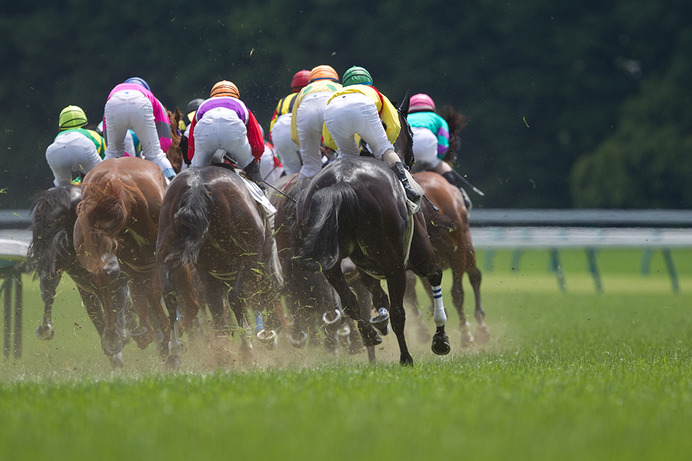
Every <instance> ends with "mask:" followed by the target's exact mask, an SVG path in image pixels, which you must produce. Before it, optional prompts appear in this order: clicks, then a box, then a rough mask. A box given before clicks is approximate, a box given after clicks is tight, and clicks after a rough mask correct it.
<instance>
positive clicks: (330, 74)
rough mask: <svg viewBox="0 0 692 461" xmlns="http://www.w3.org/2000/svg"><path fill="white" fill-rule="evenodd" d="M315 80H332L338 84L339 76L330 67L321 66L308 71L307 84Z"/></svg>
mask: <svg viewBox="0 0 692 461" xmlns="http://www.w3.org/2000/svg"><path fill="white" fill-rule="evenodd" d="M315 80H333V81H335V82H338V81H339V74H337V73H336V71H335V70H334V68H333V67H332V66H328V65H326V64H323V65H321V66H317V67H313V68H312V70H311V71H310V76H309V82H310V83H312V82H314V81H315Z"/></svg>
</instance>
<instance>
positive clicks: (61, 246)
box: [28, 186, 103, 339]
mask: <svg viewBox="0 0 692 461" xmlns="http://www.w3.org/2000/svg"><path fill="white" fill-rule="evenodd" d="M81 200H82V190H81V188H80V187H79V186H58V187H53V188H51V189H48V190H45V191H42V192H41V193H39V194H38V195H37V196H36V197H35V198H34V201H33V204H32V206H31V216H32V224H31V228H32V239H31V244H30V245H29V251H28V256H29V261H30V262H31V263H32V264H33V265H34V267H35V269H36V272H35V276H36V277H38V279H39V281H40V286H41V298H42V299H43V306H44V310H43V323H42V324H41V325H40V326H38V327H37V328H36V336H38V338H39V339H52V338H53V336H54V334H55V333H54V331H53V320H52V317H53V303H54V301H55V294H56V289H57V287H58V284H59V283H60V280H61V278H62V274H63V273H67V274H68V275H69V276H70V278H72V280H73V281H74V283H75V285H76V286H77V290H78V291H79V295H80V296H81V298H82V302H83V303H84V307H85V308H86V310H87V314H88V315H89V318H90V319H91V321H92V322H93V323H94V327H96V331H98V333H99V335H101V334H103V314H102V312H101V301H100V299H99V293H98V288H97V287H96V283H95V281H94V277H93V276H92V275H91V273H89V272H88V271H87V270H86V269H84V268H83V267H82V266H81V265H80V264H79V262H78V261H77V254H76V253H75V249H74V243H73V240H72V233H73V230H74V224H75V221H76V220H77V204H78V203H79V202H80V201H81Z"/></svg>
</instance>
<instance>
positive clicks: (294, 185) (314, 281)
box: [268, 174, 370, 353]
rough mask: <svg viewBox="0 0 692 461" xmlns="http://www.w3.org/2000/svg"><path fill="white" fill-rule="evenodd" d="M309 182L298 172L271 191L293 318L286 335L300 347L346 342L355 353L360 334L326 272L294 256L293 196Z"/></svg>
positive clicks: (328, 347) (285, 289)
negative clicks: (308, 266) (345, 313)
mask: <svg viewBox="0 0 692 461" xmlns="http://www.w3.org/2000/svg"><path fill="white" fill-rule="evenodd" d="M308 183H309V179H305V178H303V179H301V178H300V177H299V176H298V174H295V175H287V176H284V177H282V178H280V179H279V181H278V182H277V183H276V184H275V185H274V186H275V189H273V190H271V191H270V192H269V193H268V195H269V197H270V200H271V201H272V203H273V204H274V206H275V207H276V210H277V212H276V216H275V229H276V231H275V236H276V242H277V247H278V255H279V261H280V263H281V267H282V269H283V276H284V283H283V289H282V295H283V299H284V301H285V304H286V309H287V313H288V315H289V316H290V317H291V319H292V323H291V328H290V330H289V331H288V335H287V336H288V339H289V341H290V343H291V344H292V345H293V346H295V347H298V348H300V347H303V346H304V345H305V344H306V343H307V342H308V340H310V343H311V344H316V343H318V342H320V341H322V343H323V345H324V347H325V349H326V350H328V351H330V352H334V353H337V352H338V350H339V349H338V348H339V346H340V345H341V344H344V345H346V346H347V349H348V352H349V353H356V352H358V351H359V350H362V342H361V340H360V337H359V336H358V333H357V332H356V331H355V328H354V329H351V325H349V323H350V321H349V320H350V319H346V318H343V317H342V316H341V309H340V306H339V301H338V299H337V297H336V293H335V291H334V289H333V288H332V286H331V285H330V284H329V283H328V282H327V279H326V278H325V276H324V274H322V273H320V272H315V271H312V270H306V269H304V268H302V267H301V266H300V265H299V264H296V263H295V262H296V261H295V260H294V259H293V258H292V257H291V255H292V251H291V248H292V247H294V246H295V245H296V243H295V242H293V241H292V235H293V234H292V233H291V229H293V228H294V225H295V219H296V206H295V205H296V203H295V198H294V197H295V196H297V195H298V193H299V192H300V191H301V190H303V189H304V188H305V187H306V186H307V184H308ZM369 307H370V306H368V311H369ZM321 336H323V337H321Z"/></svg>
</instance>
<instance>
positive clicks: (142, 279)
mask: <svg viewBox="0 0 692 461" xmlns="http://www.w3.org/2000/svg"><path fill="white" fill-rule="evenodd" d="M165 190H166V179H165V177H164V176H163V173H162V172H161V170H160V169H159V167H158V166H156V165H155V164H154V163H153V162H150V161H148V160H144V159H141V158H137V157H121V158H112V159H108V160H104V161H103V162H101V163H100V164H98V165H97V166H96V167H94V168H93V169H92V170H91V171H90V172H89V173H88V174H87V175H86V177H85V179H84V182H83V183H82V201H81V202H80V203H79V205H78V206H77V220H76V222H75V226H74V246H75V249H76V252H77V258H78V260H79V262H80V264H81V265H82V266H83V267H84V268H85V269H86V270H88V271H89V272H90V273H91V274H92V275H93V276H94V279H95V281H96V285H97V286H98V287H99V290H100V291H101V293H103V296H102V302H103V305H104V308H103V320H104V330H103V333H102V334H101V346H102V348H103V351H104V353H105V354H106V356H107V357H109V359H110V360H111V363H112V365H113V366H114V367H122V366H123V361H122V350H123V346H124V344H125V341H126V340H127V339H128V336H132V337H133V338H134V339H135V341H136V342H137V344H138V346H139V347H140V348H141V349H144V348H146V347H147V346H148V345H149V344H150V343H151V342H153V341H154V339H155V330H154V329H155V328H156V329H161V330H162V331H163V332H164V333H165V331H166V328H167V317H166V314H165V312H164V310H163V308H162V306H161V289H160V285H159V284H158V282H157V280H156V277H155V251H156V236H157V234H158V220H159V214H160V210H161V204H162V202H163V195H164V191H165ZM187 283H188V288H189V289H187V290H185V296H186V306H187V310H188V311H190V312H191V314H188V313H186V316H185V318H186V320H188V321H191V320H192V318H193V317H194V315H195V314H196V309H198V308H199V305H198V304H197V301H196V300H195V299H194V296H193V294H192V289H191V281H190V280H189V279H188V281H187ZM130 296H131V298H132V306H133V307H134V310H135V312H136V313H137V317H138V319H139V326H138V327H137V328H135V329H134V330H131V331H129V332H128V330H127V329H126V325H125V321H126V314H127V313H128V310H129V308H130Z"/></svg>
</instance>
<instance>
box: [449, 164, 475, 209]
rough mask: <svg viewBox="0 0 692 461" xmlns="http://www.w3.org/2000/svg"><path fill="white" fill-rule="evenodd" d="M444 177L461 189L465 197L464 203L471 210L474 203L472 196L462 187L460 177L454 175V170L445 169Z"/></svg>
mask: <svg viewBox="0 0 692 461" xmlns="http://www.w3.org/2000/svg"><path fill="white" fill-rule="evenodd" d="M442 177H443V178H445V179H446V180H447V182H449V183H450V184H451V185H452V186H455V187H457V188H458V189H459V190H460V191H461V195H462V196H463V197H464V205H466V210H468V211H471V208H473V203H471V198H469V194H467V193H466V191H465V190H464V188H463V187H461V184H460V181H459V179H457V177H456V176H455V175H454V172H453V171H445V172H444V173H442Z"/></svg>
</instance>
